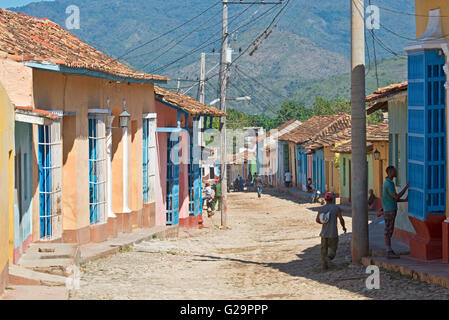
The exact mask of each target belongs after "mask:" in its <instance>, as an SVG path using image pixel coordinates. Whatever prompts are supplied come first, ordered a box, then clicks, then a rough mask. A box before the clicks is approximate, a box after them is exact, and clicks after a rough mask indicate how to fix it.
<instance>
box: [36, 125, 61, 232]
mask: <svg viewBox="0 0 449 320" xmlns="http://www.w3.org/2000/svg"><path fill="white" fill-rule="evenodd" d="M38 157H39V159H38V166H39V220H40V221H39V222H40V223H39V227H40V228H39V229H40V232H39V233H40V239H41V240H43V241H46V240H54V239H58V238H60V237H61V236H62V193H61V191H62V171H61V166H62V144H61V122H60V121H59V120H57V121H54V122H53V123H52V124H50V125H39V126H38Z"/></svg>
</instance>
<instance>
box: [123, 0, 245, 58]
mask: <svg viewBox="0 0 449 320" xmlns="http://www.w3.org/2000/svg"><path fill="white" fill-rule="evenodd" d="M250 8H251V6H249V7H247V8H246V9H244V10H242V11H241V12H239V13H238V14H236V15H234V16H233V17H232V18H231V23H232V22H234V21H235V20H236V19H237V18H238V17H240V16H241V15H242V14H244V13H245V12H246V11H247V10H249V9H250ZM220 13H221V11H220V10H219V11H218V12H216V13H215V14H214V15H213V16H212V17H211V18H209V19H208V20H207V21H206V22H204V23H202V24H200V25H199V26H198V27H197V28H195V29H194V30H193V31H191V32H189V33H187V35H186V36H185V37H183V38H181V40H179V41H177V42H176V43H175V45H173V46H172V47H170V48H168V49H167V48H165V46H167V45H169V44H171V43H173V42H175V41H176V40H177V38H173V39H172V40H171V41H170V42H168V43H166V44H165V45H164V46H161V47H159V48H157V49H155V50H152V51H150V52H146V53H142V54H139V55H137V56H133V57H130V58H134V57H141V56H145V55H149V54H152V53H154V52H157V51H159V50H161V49H165V50H164V52H163V53H162V54H160V55H159V56H157V57H156V58H154V59H153V62H154V61H155V60H157V59H159V58H160V57H161V56H163V55H164V54H166V53H167V52H168V51H170V50H171V49H173V48H174V47H176V46H177V45H178V44H180V43H181V42H183V41H184V40H185V39H187V38H188V37H189V36H191V35H192V34H194V33H197V32H200V31H203V30H206V29H210V27H207V28H204V25H205V24H207V23H208V22H209V21H211V20H212V19H213V18H215V17H216V16H217V15H219V14H220ZM220 24H221V22H220V23H217V24H214V25H213V27H214V26H218V25H220ZM209 39H210V38H209Z"/></svg>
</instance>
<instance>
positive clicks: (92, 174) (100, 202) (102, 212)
mask: <svg viewBox="0 0 449 320" xmlns="http://www.w3.org/2000/svg"><path fill="white" fill-rule="evenodd" d="M89 217H90V223H91V224H99V223H105V222H106V125H105V115H103V114H90V115H89Z"/></svg>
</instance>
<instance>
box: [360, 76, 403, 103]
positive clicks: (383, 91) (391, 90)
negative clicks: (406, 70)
mask: <svg viewBox="0 0 449 320" xmlns="http://www.w3.org/2000/svg"><path fill="white" fill-rule="evenodd" d="M407 88H408V82H407V81H405V82H401V83H395V84H390V85H389V86H386V87H382V88H379V89H377V90H376V91H374V92H373V94H370V95H369V96H367V97H366V102H373V101H376V100H378V99H381V98H385V97H388V96H390V95H393V94H397V93H399V92H402V91H407Z"/></svg>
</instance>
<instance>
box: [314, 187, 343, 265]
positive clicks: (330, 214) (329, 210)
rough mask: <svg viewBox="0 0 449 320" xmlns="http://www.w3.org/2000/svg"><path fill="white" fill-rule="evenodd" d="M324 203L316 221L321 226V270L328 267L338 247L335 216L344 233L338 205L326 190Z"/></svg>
mask: <svg viewBox="0 0 449 320" xmlns="http://www.w3.org/2000/svg"><path fill="white" fill-rule="evenodd" d="M324 200H325V201H326V204H325V205H324V206H323V207H321V208H320V209H319V210H318V214H317V216H316V222H317V223H319V224H322V225H323V226H322V228H321V233H320V237H321V262H322V267H323V270H327V269H328V268H329V262H330V261H331V260H333V259H334V258H335V255H336V254H337V248H338V228H337V218H338V219H339V220H340V224H341V226H342V227H343V231H344V232H345V233H346V227H345V220H344V219H343V216H342V215H341V209H340V207H339V206H337V205H335V204H333V202H334V195H333V194H332V193H330V192H327V193H326V194H325V195H324Z"/></svg>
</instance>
